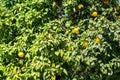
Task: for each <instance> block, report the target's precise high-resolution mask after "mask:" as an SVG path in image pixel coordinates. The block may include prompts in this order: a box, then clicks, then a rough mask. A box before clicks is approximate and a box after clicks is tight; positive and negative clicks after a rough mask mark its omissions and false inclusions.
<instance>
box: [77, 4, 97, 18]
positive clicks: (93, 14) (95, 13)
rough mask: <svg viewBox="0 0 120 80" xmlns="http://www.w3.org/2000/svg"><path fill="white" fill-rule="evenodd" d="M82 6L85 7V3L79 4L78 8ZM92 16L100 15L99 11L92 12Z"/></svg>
mask: <svg viewBox="0 0 120 80" xmlns="http://www.w3.org/2000/svg"><path fill="white" fill-rule="evenodd" d="M82 8H84V5H83V4H79V5H78V9H82ZM91 16H92V17H97V16H98V12H97V11H94V12H92V14H91Z"/></svg>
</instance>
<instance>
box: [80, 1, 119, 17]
mask: <svg viewBox="0 0 120 80" xmlns="http://www.w3.org/2000/svg"><path fill="white" fill-rule="evenodd" d="M103 4H105V5H107V4H109V0H104V1H103ZM82 8H84V5H83V4H79V5H78V9H82ZM91 16H92V17H97V16H98V12H97V11H93V12H92V13H91ZM117 18H118V19H120V15H119V16H117Z"/></svg>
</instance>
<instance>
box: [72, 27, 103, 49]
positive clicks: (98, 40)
mask: <svg viewBox="0 0 120 80" xmlns="http://www.w3.org/2000/svg"><path fill="white" fill-rule="evenodd" d="M72 33H73V34H79V28H74V29H72ZM94 41H95V42H96V43H100V42H101V38H99V37H96V38H95V39H94ZM82 46H83V47H87V46H89V43H88V42H83V44H82Z"/></svg>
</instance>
